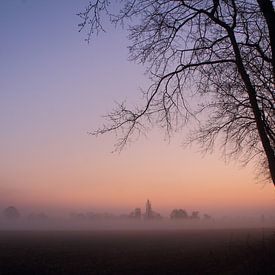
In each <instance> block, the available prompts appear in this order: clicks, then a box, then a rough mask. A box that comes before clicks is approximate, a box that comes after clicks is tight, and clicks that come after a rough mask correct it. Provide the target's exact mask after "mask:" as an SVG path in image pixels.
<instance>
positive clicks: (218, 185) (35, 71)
mask: <svg viewBox="0 0 275 275" xmlns="http://www.w3.org/2000/svg"><path fill="white" fill-rule="evenodd" d="M87 2H88V1H87V0H81V1H75V0H66V1H65V0H58V1H56V0H47V1H45V0H25V1H23V0H1V1H0V35H1V36H0V37H1V43H0V60H1V66H0V125H1V130H0V139H1V143H0V210H1V209H2V208H3V207H5V206H8V205H16V206H17V207H18V208H20V209H25V210H28V209H32V208H34V207H35V208H36V209H45V210H46V211H58V210H60V211H64V210H65V211H70V210H73V209H74V210H78V211H88V210H89V211H92V210H93V211H111V212H115V213H118V212H129V211H131V210H132V208H134V207H137V206H139V207H143V206H144V202H145V200H146V199H147V198H150V199H151V200H152V203H153V207H154V209H156V210H158V211H160V212H162V213H163V214H167V213H169V212H170V210H171V209H172V208H185V209H187V211H188V210H189V211H191V210H200V211H202V212H210V213H213V214H215V213H237V211H247V213H253V212H254V213H257V214H258V213H272V212H273V213H274V210H275V191H274V187H273V186H272V184H266V185H263V184H259V183H258V184H257V181H256V180H255V178H254V177H255V174H254V173H253V166H249V167H246V168H242V169H240V165H239V164H238V163H230V164H225V162H224V161H223V160H222V158H221V157H220V155H219V154H218V152H217V153H214V154H212V155H207V156H205V157H204V158H202V156H201V155H200V154H199V153H198V148H196V147H195V146H194V147H192V148H188V149H185V148H183V147H182V146H181V143H182V135H183V134H184V133H182V134H181V135H180V134H178V135H176V136H175V137H174V138H173V139H172V140H171V142H170V143H168V142H167V141H165V140H164V133H162V132H161V131H159V130H154V131H152V132H150V133H149V134H148V136H147V138H141V139H139V140H138V141H137V142H135V143H133V144H131V146H129V147H128V148H127V149H126V150H124V151H123V152H122V153H120V154H118V153H116V154H112V153H111V151H112V150H113V144H114V143H115V136H114V135H106V136H103V137H100V138H95V137H92V136H90V135H87V131H89V130H93V129H95V128H97V127H98V126H100V125H101V123H102V121H103V120H102V118H101V116H102V115H104V114H106V113H107V112H108V110H111V108H112V106H113V105H114V101H121V100H123V99H125V98H126V99H127V100H128V101H129V102H130V103H131V102H132V103H134V102H136V101H137V100H139V98H140V94H139V92H138V89H139V87H144V88H146V85H147V84H148V81H147V80H146V76H144V74H143V72H144V71H145V69H144V68H143V67H142V66H141V65H137V64H133V63H130V62H129V61H127V54H128V51H127V45H128V41H127V39H126V33H125V32H124V31H122V30H120V29H117V30H115V29H111V30H110V31H108V32H107V33H104V34H101V35H100V36H98V37H97V38H96V39H95V40H94V41H93V42H92V43H91V44H89V45H88V44H87V43H86V42H85V41H84V39H85V37H86V36H85V32H84V33H79V32H78V27H77V24H78V23H79V18H78V17H77V16H76V13H77V12H79V11H80V10H81V9H82V8H83V7H84V6H85V4H87Z"/></svg>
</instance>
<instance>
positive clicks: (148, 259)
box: [0, 229, 275, 275]
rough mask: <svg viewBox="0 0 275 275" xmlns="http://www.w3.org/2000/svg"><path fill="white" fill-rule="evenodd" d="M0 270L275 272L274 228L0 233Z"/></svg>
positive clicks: (182, 272) (20, 271)
mask: <svg viewBox="0 0 275 275" xmlns="http://www.w3.org/2000/svg"><path fill="white" fill-rule="evenodd" d="M0 274H1V275H6V274H10V275H16V274H20V275H22V274H30V275H32V274H37V275H38V274H39V275H43V274H78V275H82V274H102V275H104V274H127V275H132V274H133V275H134V274H139V275H142V274H192V275H193V274H275V230H265V231H263V230H260V229H254V230H253V229H249V230H245V229H241V230H232V229H230V230H193V231H191V230H185V231H116V232H114V231H113V232H107V231H106V232H84V231H82V232H80V231H79V232H61V231H60V232H31V231H29V232H0Z"/></svg>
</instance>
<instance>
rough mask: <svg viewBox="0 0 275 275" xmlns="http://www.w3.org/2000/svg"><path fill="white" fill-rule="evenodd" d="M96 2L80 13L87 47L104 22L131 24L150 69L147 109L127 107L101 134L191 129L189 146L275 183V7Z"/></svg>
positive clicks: (248, 1) (135, 56)
mask: <svg viewBox="0 0 275 275" xmlns="http://www.w3.org/2000/svg"><path fill="white" fill-rule="evenodd" d="M117 3H120V4H117V5H120V7H119V8H120V10H119V12H116V13H115V12H113V11H114V10H117V8H115V9H114V7H113V6H112V5H113V4H112V3H111V1H108V0H93V1H90V2H89V4H88V6H87V7H86V9H85V10H84V11H83V12H81V13H79V16H80V18H81V19H82V22H81V23H80V24H79V26H80V30H82V29H85V28H86V29H88V37H87V40H88V41H90V39H91V37H92V34H93V33H94V32H100V31H102V30H104V27H103V25H102V22H103V18H104V17H106V16H107V17H108V18H109V19H110V20H111V22H113V23H114V24H118V23H121V24H123V25H124V26H125V25H126V24H127V26H128V28H129V39H130V41H131V45H130V47H129V51H130V58H131V60H135V61H139V62H141V63H144V64H147V65H148V75H149V77H150V79H151V80H152V85H151V86H150V87H149V88H148V89H147V90H146V91H144V99H145V103H144V106H141V107H138V108H133V109H131V108H127V107H126V105H125V104H124V103H122V104H120V105H118V106H117V108H115V109H114V110H113V111H112V112H111V113H109V114H108V115H107V121H108V122H107V123H106V124H105V125H103V127H102V128H100V129H98V130H96V131H94V132H92V134H94V135H99V134H104V133H106V132H109V131H116V132H117V131H120V134H121V135H120V138H119V140H118V142H117V144H116V146H117V147H116V148H117V149H121V148H122V147H123V146H124V145H125V144H126V142H127V141H129V139H130V137H131V136H132V135H135V134H140V133H142V132H144V131H145V130H146V125H147V124H146V123H156V124H158V125H160V126H161V127H164V128H165V129H166V131H167V133H171V131H172V130H179V129H181V128H182V126H184V125H185V124H186V123H187V122H189V123H191V124H192V127H193V128H192V129H193V130H192V131H191V132H190V135H189V136H188V138H187V142H188V143H189V142H191V143H192V142H198V143H199V144H200V145H201V146H202V148H203V149H204V150H206V151H207V150H211V149H212V148H213V145H214V144H216V143H218V144H220V145H222V148H223V154H224V155H225V156H228V157H239V158H240V160H241V161H242V162H243V163H244V164H247V163H248V162H249V161H251V160H255V162H256V163H257V164H258V165H259V167H261V168H262V172H267V176H268V177H269V178H271V179H272V181H273V183H274V184H275V153H274V152H275V89H274V85H275V12H274V7H273V4H272V1H271V0H228V1H220V0H213V1H212V0H196V1H191V0H168V1H167V0H160V1H156V0H124V1H120V2H117Z"/></svg>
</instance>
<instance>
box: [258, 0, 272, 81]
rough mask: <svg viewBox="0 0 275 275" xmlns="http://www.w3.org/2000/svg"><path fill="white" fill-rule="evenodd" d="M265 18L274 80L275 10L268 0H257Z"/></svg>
mask: <svg viewBox="0 0 275 275" xmlns="http://www.w3.org/2000/svg"><path fill="white" fill-rule="evenodd" d="M257 2H258V4H259V6H260V9H261V12H262V13H263V16H264V18H265V21H266V24H267V27H268V32H269V38H270V45H271V52H272V67H273V81H274V82H275V11H274V7H273V4H272V1H270V0H257Z"/></svg>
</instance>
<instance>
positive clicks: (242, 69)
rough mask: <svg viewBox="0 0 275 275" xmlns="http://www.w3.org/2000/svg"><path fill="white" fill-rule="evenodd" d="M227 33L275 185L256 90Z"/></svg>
mask: <svg viewBox="0 0 275 275" xmlns="http://www.w3.org/2000/svg"><path fill="white" fill-rule="evenodd" d="M228 35H229V37H230V40H231V43H232V46H233V49H234V53H235V58H236V64H237V68H238V71H239V73H240V75H241V77H242V80H243V82H244V84H245V87H246V90H247V93H248V96H249V101H250V104H251V107H252V110H253V114H254V117H255V122H256V125H257V129H258V134H259V137H260V140H261V143H262V146H263V149H264V151H265V154H266V157H267V161H268V168H269V172H270V176H271V179H272V181H273V184H274V186H275V152H274V148H273V147H272V144H271V142H270V140H269V137H268V134H267V132H266V129H265V125H264V121H263V118H262V114H261V110H260V108H259V105H258V102H257V97H256V91H255V89H254V87H253V85H252V83H251V80H250V77H249V75H248V73H247V71H246V69H245V67H244V64H243V60H242V56H241V52H240V49H239V46H238V43H237V41H236V37H235V34H234V31H233V30H228Z"/></svg>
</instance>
